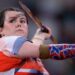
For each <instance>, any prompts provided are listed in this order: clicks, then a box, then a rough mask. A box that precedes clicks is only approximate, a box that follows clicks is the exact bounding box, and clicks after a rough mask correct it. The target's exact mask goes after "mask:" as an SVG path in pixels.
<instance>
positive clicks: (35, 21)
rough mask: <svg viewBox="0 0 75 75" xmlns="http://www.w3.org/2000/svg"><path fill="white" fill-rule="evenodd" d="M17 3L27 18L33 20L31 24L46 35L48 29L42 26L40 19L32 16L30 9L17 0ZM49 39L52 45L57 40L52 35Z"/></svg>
mask: <svg viewBox="0 0 75 75" xmlns="http://www.w3.org/2000/svg"><path fill="white" fill-rule="evenodd" d="M18 2H19V5H20V6H21V8H22V9H23V10H24V11H25V12H26V13H27V14H28V16H29V17H30V18H31V19H32V20H33V22H34V23H35V24H36V25H37V27H39V28H41V30H42V31H43V32H46V33H48V32H49V31H48V29H47V28H46V27H45V26H43V25H42V22H41V21H40V19H39V18H38V17H36V16H34V15H33V14H32V12H31V11H30V9H29V8H28V7H27V6H26V5H25V4H23V3H22V2H21V1H20V0H18ZM50 39H51V40H52V42H53V43H57V40H56V39H55V38H54V37H53V36H52V35H51V36H50Z"/></svg>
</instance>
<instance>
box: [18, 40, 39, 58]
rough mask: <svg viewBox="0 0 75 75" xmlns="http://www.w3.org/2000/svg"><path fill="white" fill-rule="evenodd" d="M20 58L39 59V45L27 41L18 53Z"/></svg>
mask: <svg viewBox="0 0 75 75" xmlns="http://www.w3.org/2000/svg"><path fill="white" fill-rule="evenodd" d="M18 55H19V57H22V58H25V57H39V45H35V44H33V43H31V42H28V41H26V42H25V43H24V44H23V45H22V46H21V48H20V50H19V52H18Z"/></svg>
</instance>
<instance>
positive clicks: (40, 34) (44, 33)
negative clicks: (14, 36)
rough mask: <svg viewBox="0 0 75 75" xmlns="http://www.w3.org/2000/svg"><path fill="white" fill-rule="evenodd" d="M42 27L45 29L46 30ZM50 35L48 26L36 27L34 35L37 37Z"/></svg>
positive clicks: (41, 37)
mask: <svg viewBox="0 0 75 75" xmlns="http://www.w3.org/2000/svg"><path fill="white" fill-rule="evenodd" d="M44 29H46V31H48V32H46V31H45V30H44ZM50 36H51V29H50V28H49V27H48V26H44V28H43V29H41V28H38V29H37V31H36V33H35V37H37V38H38V39H42V40H44V39H48V38H49V37H50Z"/></svg>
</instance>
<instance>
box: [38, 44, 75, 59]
mask: <svg viewBox="0 0 75 75" xmlns="http://www.w3.org/2000/svg"><path fill="white" fill-rule="evenodd" d="M39 49H40V58H44V59H47V58H52V59H57V60H62V59H66V58H72V57H75V44H50V45H49V46H44V45H40V48H39Z"/></svg>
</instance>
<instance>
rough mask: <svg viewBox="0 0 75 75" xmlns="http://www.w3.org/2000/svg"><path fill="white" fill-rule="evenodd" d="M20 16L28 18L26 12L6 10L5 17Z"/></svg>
mask: <svg viewBox="0 0 75 75" xmlns="http://www.w3.org/2000/svg"><path fill="white" fill-rule="evenodd" d="M18 16H21V17H24V18H26V16H25V14H24V13H23V12H20V11H6V12H5V18H11V17H18Z"/></svg>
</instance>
